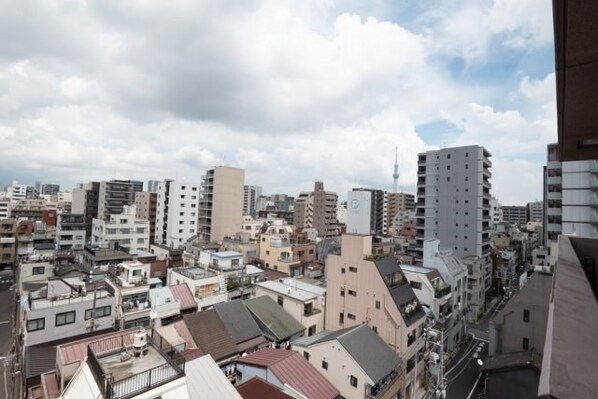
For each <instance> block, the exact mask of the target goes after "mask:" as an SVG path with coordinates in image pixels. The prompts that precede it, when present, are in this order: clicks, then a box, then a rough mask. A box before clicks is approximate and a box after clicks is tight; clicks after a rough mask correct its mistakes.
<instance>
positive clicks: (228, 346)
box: [183, 309, 239, 374]
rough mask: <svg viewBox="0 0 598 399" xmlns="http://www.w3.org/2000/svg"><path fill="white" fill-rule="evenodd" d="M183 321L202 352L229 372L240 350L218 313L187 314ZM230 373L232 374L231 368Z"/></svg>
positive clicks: (207, 311) (212, 310) (211, 310)
mask: <svg viewBox="0 0 598 399" xmlns="http://www.w3.org/2000/svg"><path fill="white" fill-rule="evenodd" d="M183 320H184V321H185V324H186V325H187V328H188V329H189V332H190V333H191V336H192V337H193V340H194V341H195V343H196V345H197V347H198V349H199V350H200V352H201V353H203V354H209V355H211V356H212V358H213V359H214V361H215V362H216V363H218V365H219V366H220V368H221V369H222V371H223V372H225V371H227V369H226V367H227V366H228V365H229V364H230V363H231V362H233V361H234V360H235V359H236V358H237V357H238V356H239V350H238V348H237V345H236V344H235V342H234V341H233V339H232V338H231V336H230V334H229V333H228V330H227V329H226V326H225V325H224V323H223V322H222V320H221V319H220V317H219V316H218V313H217V312H216V311H215V310H214V309H209V310H204V311H203V312H198V313H191V314H186V315H184V316H183ZM228 371H229V374H231V371H232V370H231V369H230V368H229V369H228Z"/></svg>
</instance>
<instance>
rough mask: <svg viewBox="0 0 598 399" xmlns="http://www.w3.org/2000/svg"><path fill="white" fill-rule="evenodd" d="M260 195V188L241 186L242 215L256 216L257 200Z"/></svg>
mask: <svg viewBox="0 0 598 399" xmlns="http://www.w3.org/2000/svg"><path fill="white" fill-rule="evenodd" d="M261 195H262V187H260V186H247V185H246V186H243V215H251V216H253V217H255V216H256V215H257V211H258V209H257V199H258V198H259V197H261Z"/></svg>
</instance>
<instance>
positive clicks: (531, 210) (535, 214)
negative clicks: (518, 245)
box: [525, 201, 544, 223]
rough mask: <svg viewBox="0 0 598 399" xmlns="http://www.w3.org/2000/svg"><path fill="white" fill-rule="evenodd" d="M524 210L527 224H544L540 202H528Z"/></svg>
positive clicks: (542, 207)
mask: <svg viewBox="0 0 598 399" xmlns="http://www.w3.org/2000/svg"><path fill="white" fill-rule="evenodd" d="M525 208H526V211H527V221H528V222H538V223H543V222H544V203H543V202H542V201H534V202H528V204H527V205H526V206H525Z"/></svg>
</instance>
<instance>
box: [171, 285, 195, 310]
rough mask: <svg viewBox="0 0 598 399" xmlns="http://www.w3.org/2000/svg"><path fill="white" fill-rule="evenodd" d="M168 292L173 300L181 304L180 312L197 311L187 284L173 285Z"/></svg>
mask: <svg viewBox="0 0 598 399" xmlns="http://www.w3.org/2000/svg"><path fill="white" fill-rule="evenodd" d="M170 291H171V292H172V296H173V297H174V299H175V300H177V301H179V302H180V303H181V312H182V311H184V310H189V309H197V302H195V298H193V294H192V293H191V290H190V289H189V286H188V285H187V284H175V285H171V286H170Z"/></svg>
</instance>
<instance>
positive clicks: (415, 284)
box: [409, 281, 422, 290]
mask: <svg viewBox="0 0 598 399" xmlns="http://www.w3.org/2000/svg"><path fill="white" fill-rule="evenodd" d="M409 285H410V286H411V287H413V288H415V289H416V290H421V289H422V283H421V282H419V281H410V282H409Z"/></svg>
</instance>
